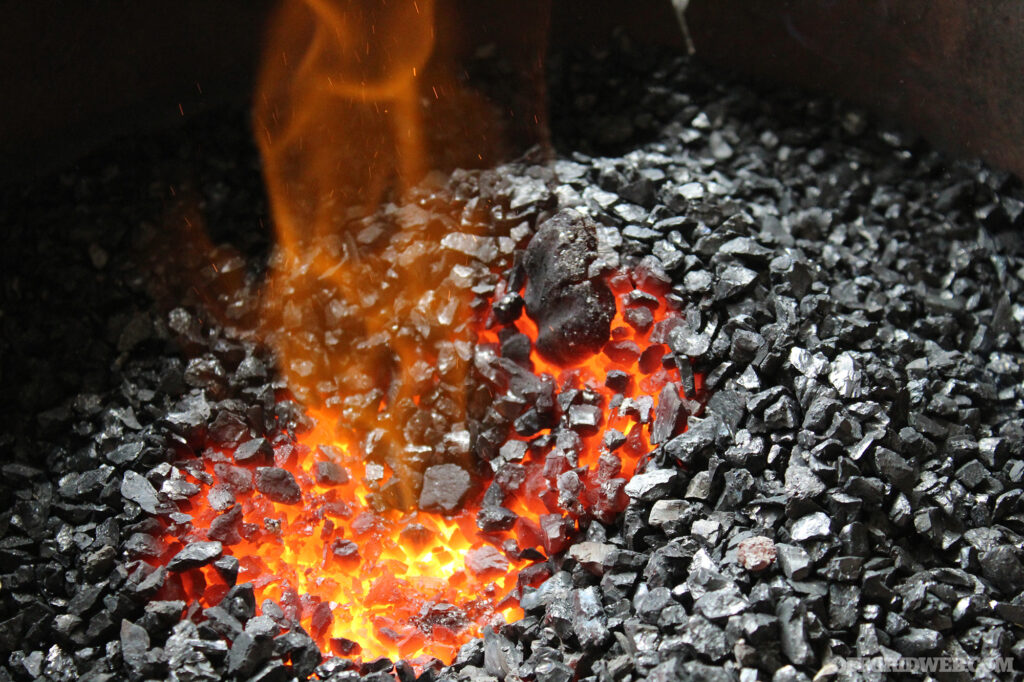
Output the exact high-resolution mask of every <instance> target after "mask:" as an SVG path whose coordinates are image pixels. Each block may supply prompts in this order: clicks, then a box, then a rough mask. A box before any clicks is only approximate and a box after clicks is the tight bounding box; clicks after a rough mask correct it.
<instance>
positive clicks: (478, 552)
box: [466, 545, 508, 578]
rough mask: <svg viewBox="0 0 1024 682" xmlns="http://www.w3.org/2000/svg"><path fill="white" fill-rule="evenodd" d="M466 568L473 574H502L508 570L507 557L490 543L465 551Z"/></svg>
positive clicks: (482, 575)
mask: <svg viewBox="0 0 1024 682" xmlns="http://www.w3.org/2000/svg"><path fill="white" fill-rule="evenodd" d="M466 568H468V569H469V572H470V573H472V574H473V575H475V576H479V577H484V578H486V577H487V576H493V575H504V574H505V572H506V571H507V570H508V559H506V558H505V555H503V554H502V553H501V552H499V551H498V550H497V549H495V548H494V547H491V546H490V545H484V546H483V547H478V548H477V549H471V550H469V551H468V552H466Z"/></svg>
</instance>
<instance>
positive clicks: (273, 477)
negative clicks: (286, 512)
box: [256, 467, 302, 504]
mask: <svg viewBox="0 0 1024 682" xmlns="http://www.w3.org/2000/svg"><path fill="white" fill-rule="evenodd" d="M256 490H258V491H260V492H261V493H263V494H264V495H266V496H267V497H269V498H270V499H271V500H273V501H274V502H280V503H281V504H298V503H299V502H301V501H302V489H301V488H299V484H298V483H296V482H295V477H294V476H292V473H291V472H290V471H286V470H285V469H281V468H279V467H259V468H257V469H256Z"/></svg>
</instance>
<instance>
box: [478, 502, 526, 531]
mask: <svg viewBox="0 0 1024 682" xmlns="http://www.w3.org/2000/svg"><path fill="white" fill-rule="evenodd" d="M518 518H519V515H518V514H516V513H515V512H514V511H512V510H511V509H507V508H505V507H500V506H494V505H487V506H484V507H481V508H480V511H479V512H477V515H476V525H477V527H478V528H480V530H482V531H484V532H485V533H493V532H495V531H502V530H510V529H511V528H512V526H514V525H515V524H516V519H518Z"/></svg>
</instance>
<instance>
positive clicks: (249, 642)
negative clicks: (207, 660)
mask: <svg viewBox="0 0 1024 682" xmlns="http://www.w3.org/2000/svg"><path fill="white" fill-rule="evenodd" d="M273 653H274V642H273V640H271V639H270V638H269V637H263V636H254V635H252V634H250V633H249V632H242V634H240V635H239V636H238V638H237V639H235V640H234V642H232V644H231V651H229V652H228V673H229V674H231V675H237V676H238V677H248V676H249V675H251V674H252V673H253V672H255V671H256V669H257V668H258V667H259V666H260V665H262V664H263V663H265V662H266V661H267V660H269V659H270V656H271V655H272V654H273Z"/></svg>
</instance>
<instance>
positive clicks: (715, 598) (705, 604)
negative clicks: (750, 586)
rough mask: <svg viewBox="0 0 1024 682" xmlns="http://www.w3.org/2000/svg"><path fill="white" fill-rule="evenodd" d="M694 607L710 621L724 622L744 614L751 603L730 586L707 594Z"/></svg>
mask: <svg viewBox="0 0 1024 682" xmlns="http://www.w3.org/2000/svg"><path fill="white" fill-rule="evenodd" d="M693 606H694V608H695V609H697V610H698V611H700V612H701V614H703V615H704V617H705V618H707V619H708V620H711V621H722V620H726V619H727V618H729V617H730V616H735V615H738V614H740V613H743V612H744V611H746V610H747V607H748V606H750V603H749V602H748V601H747V598H746V597H744V596H743V595H742V594H741V593H740V591H739V590H738V589H736V587H734V586H731V585H730V586H728V587H723V588H722V589H719V590H711V591H710V592H706V593H705V594H703V595H701V597H700V598H699V599H697V601H695V602H694V603H693Z"/></svg>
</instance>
